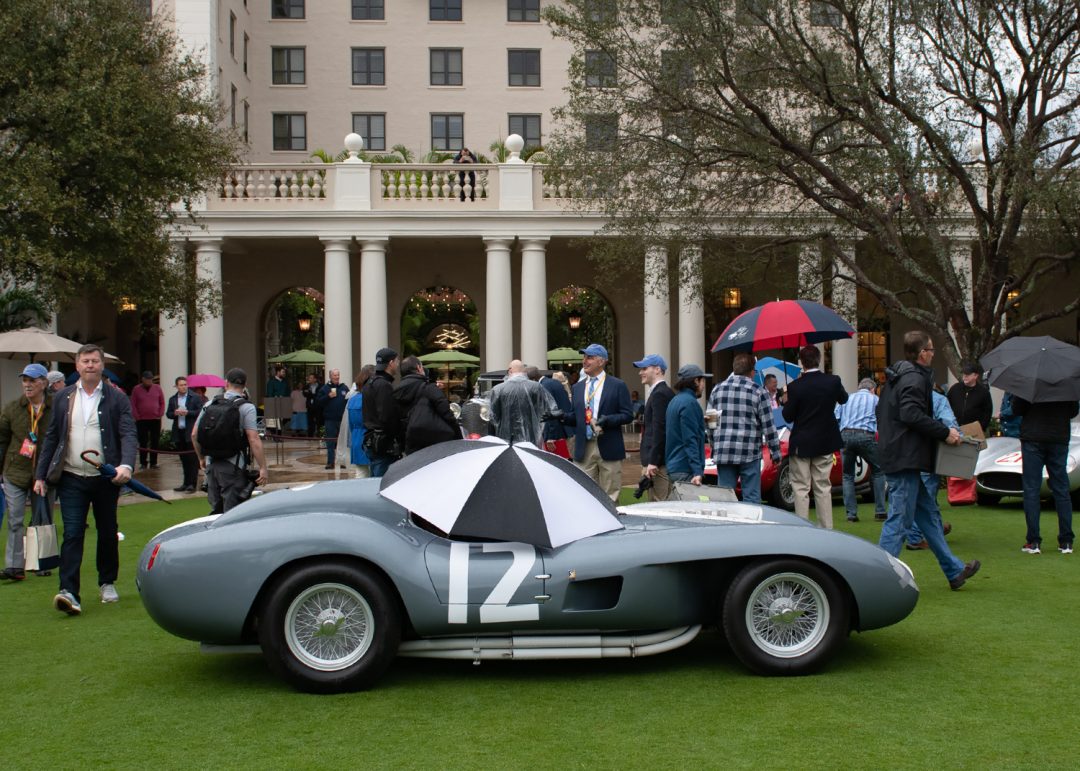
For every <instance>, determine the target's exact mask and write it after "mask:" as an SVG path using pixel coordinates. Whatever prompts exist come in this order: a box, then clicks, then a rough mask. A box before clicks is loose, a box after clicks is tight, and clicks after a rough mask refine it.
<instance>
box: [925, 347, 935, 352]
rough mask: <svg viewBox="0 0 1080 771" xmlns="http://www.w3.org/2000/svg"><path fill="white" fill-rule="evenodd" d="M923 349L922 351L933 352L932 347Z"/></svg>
mask: <svg viewBox="0 0 1080 771" xmlns="http://www.w3.org/2000/svg"><path fill="white" fill-rule="evenodd" d="M923 350H924V351H930V353H933V352H934V349H933V348H923Z"/></svg>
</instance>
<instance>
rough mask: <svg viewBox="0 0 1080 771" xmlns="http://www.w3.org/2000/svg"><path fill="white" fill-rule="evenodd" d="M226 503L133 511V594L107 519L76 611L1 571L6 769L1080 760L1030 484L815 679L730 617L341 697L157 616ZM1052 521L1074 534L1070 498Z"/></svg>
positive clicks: (49, 589)
mask: <svg viewBox="0 0 1080 771" xmlns="http://www.w3.org/2000/svg"><path fill="white" fill-rule="evenodd" d="M943 497H944V496H943ZM203 513H205V502H184V503H178V504H176V505H174V506H171V507H166V506H164V505H162V504H145V505H138V506H128V507H124V508H122V509H121V512H120V516H121V529H122V530H123V531H124V532H125V533H126V534H127V540H125V541H124V542H123V543H121V545H120V554H121V577H120V581H119V584H118V588H119V590H120V593H121V601H120V604H119V605H114V606H102V605H100V604H98V603H97V602H96V593H95V592H94V589H93V586H94V584H95V580H94V572H93V546H92V544H93V542H94V534H93V533H92V532H91V533H90V534H89V538H88V544H89V548H88V549H87V556H88V557H89V559H88V561H87V562H86V563H84V574H83V575H84V586H86V587H88V588H87V590H86V591H85V592H84V611H83V615H82V617H80V618H68V617H66V616H64V615H61V614H60V613H57V612H56V611H54V610H52V608H51V606H50V602H51V599H52V596H53V594H54V593H55V592H56V579H55V576H54V577H53V578H37V577H30V578H28V579H27V580H26V581H25V582H23V583H21V584H12V583H4V584H2V585H0V610H2V614H0V619H2V620H0V630H2V633H3V638H2V639H3V640H4V642H5V645H4V651H5V655H4V657H3V664H2V665H0V667H2V670H0V671H2V677H0V682H2V683H3V694H4V698H3V703H4V704H5V705H6V714H5V719H4V722H5V728H4V731H3V735H2V736H3V738H2V740H0V753H2V756H3V758H4V763H3V765H4V766H5V767H7V768H12V769H32V768H99V767H104V768H134V767H144V768H145V767H163V768H189V767H195V768H208V767H214V768H271V767H285V766H286V765H287V766H289V767H299V768H317V767H327V766H334V767H360V766H375V767H385V768H399V767H426V768H436V767H449V768H458V767H474V768H479V767H484V768H512V767H522V768H526V767H527V768H530V769H531V768H560V769H561V768H568V767H570V768H594V767H601V768H614V767H633V768H652V767H661V768H674V767H688V766H689V767H740V768H743V767H745V768H777V769H788V768H860V769H873V768H894V767H899V768H934V769H947V768H960V767H966V768H974V769H982V768H991V767H992V768H1027V767H1030V768H1047V767H1061V768H1065V767H1070V768H1071V767H1075V766H1076V765H1077V760H1076V750H1075V748H1074V747H1073V743H1074V741H1075V738H1074V734H1073V729H1074V722H1075V712H1076V707H1077V704H1078V702H1080V698H1078V696H1080V694H1078V688H1077V685H1076V682H1077V681H1076V679H1075V678H1074V677H1073V675H1072V665H1073V663H1074V660H1075V653H1076V650H1077V639H1078V637H1080V635H1078V632H1080V613H1078V612H1077V610H1076V606H1077V603H1076V598H1077V597H1078V596H1080V578H1078V576H1080V564H1077V560H1080V553H1078V554H1076V555H1072V556H1068V557H1066V556H1062V555H1059V554H1058V553H1057V552H1056V550H1053V551H1048V552H1047V553H1044V554H1042V555H1041V556H1038V557H1034V556H1029V555H1025V554H1022V553H1021V552H1020V546H1021V544H1022V542H1023V536H1024V526H1023V515H1022V513H1021V511H1020V508H1019V505H1018V503H1014V504H1005V505H1004V506H1002V507H1000V508H983V509H975V508H966V509H956V510H950V509H948V508H946V510H945V517H946V519H949V520H951V521H952V523H953V526H954V530H953V534H952V535H951V536H950V538H949V540H950V542H951V544H952V546H953V548H954V549H955V551H956V552H957V554H958V555H959V556H961V557H962V558H964V559H971V558H973V557H978V558H979V559H981V560H982V561H983V570H982V572H981V573H980V574H979V575H978V576H976V577H975V578H974V579H972V580H971V581H970V582H969V583H968V585H967V586H966V587H965V588H964V589H963V590H961V591H959V592H951V591H949V588H948V585H947V583H946V581H945V579H944V577H943V576H942V575H941V572H940V571H939V570H938V568H937V565H936V562H935V561H934V559H933V556H932V555H931V554H930V553H929V552H918V553H913V552H905V554H904V559H905V560H907V561H908V563H909V564H910V565H911V566H912V568H913V569H914V571H915V575H916V578H917V579H918V581H919V584H920V587H921V589H922V598H921V600H920V602H919V605H918V607H917V608H916V610H915V612H914V613H913V614H912V616H911V617H910V618H908V619H907V620H905V621H904V622H902V623H900V624H899V625H897V626H894V627H891V628H888V629H884V630H878V631H875V632H869V633H867V634H864V635H853V636H852V637H851V639H850V640H849V641H848V642H847V644H846V645H845V646H844V648H843V649H842V651H841V653H840V655H839V656H838V658H837V659H836V661H835V662H834V663H833V664H832V665H830V666H829V667H828V668H827V669H826V670H825V671H824V672H823V673H822V674H820V675H816V676H813V677H804V678H796V679H768V678H761V677H756V676H753V675H750V674H748V673H747V672H746V671H745V670H743V669H742V667H741V666H740V665H739V664H738V663H737V662H736V661H735V660H734V658H733V657H732V655H731V654H730V653H729V652H728V651H727V650H726V648H725V645H724V643H723V640H722V639H721V637H720V636H719V635H718V634H717V633H716V632H715V631H709V632H708V633H707V634H703V635H702V636H701V637H699V638H698V640H697V641H695V642H694V643H693V644H692V645H690V646H689V647H687V648H684V649H682V650H680V651H675V652H673V653H668V654H665V655H662V656H658V657H655V658H644V659H639V660H608V661H597V662H545V663H520V662H518V663H502V662H500V663H485V664H483V665H482V666H479V667H476V666H473V665H472V664H469V663H464V662H438V661H423V660H408V659H403V660H401V661H399V662H397V663H395V664H394V665H393V666H392V667H391V669H390V670H389V672H388V674H387V676H386V677H385V679H384V680H383V681H382V682H381V684H380V685H379V686H378V687H377V688H376V689H375V690H373V691H370V692H367V693H357V694H349V695H343V696H330V697H326V696H323V697H319V696H308V695H305V694H300V693H296V692H294V691H292V690H290V689H289V688H288V687H287V686H285V685H284V684H283V683H281V682H279V681H278V680H277V679H276V678H274V677H273V676H271V675H270V673H269V672H268V670H267V669H266V667H265V666H264V665H263V663H262V660H261V658H259V657H254V656H246V657H244V656H213V657H211V656H204V655H202V654H200V653H199V650H198V646H197V645H196V644H195V643H191V642H187V641H184V640H179V639H176V638H174V637H171V636H170V635H168V634H166V633H165V632H163V631H161V630H160V629H158V627H157V626H156V625H154V624H153V622H151V621H150V619H149V618H148V617H147V615H146V613H145V612H144V611H143V609H142V606H141V604H140V602H139V598H138V595H137V593H136V591H135V586H134V580H133V568H134V565H135V562H136V559H137V556H138V553H139V551H140V549H141V547H142V545H143V544H144V543H145V542H146V541H147V539H148V538H149V537H150V536H151V535H152V534H153V533H155V532H157V531H158V530H160V529H162V528H164V527H166V526H168V525H170V524H173V523H174V522H177V521H181V520H184V519H187V518H190V517H193V516H198V515H201V514H203ZM860 515H861V516H862V517H863V519H864V521H863V522H860V523H858V524H856V525H848V524H846V523H844V525H843V527H844V529H846V530H849V531H851V532H855V533H857V534H859V535H862V536H865V537H867V538H871V539H876V537H877V534H878V531H879V529H880V527H879V525H877V524H876V523H874V522H873V512H872V508H871V507H869V506H864V507H863V508H862V510H861V512H860ZM840 518H841V520H842V516H841V517H840ZM6 530H7V528H6V527H5V528H4V531H5V532H6ZM1043 530H1044V532H1043V535H1044V537H1045V538H1046V543H1047V544H1051V545H1052V544H1053V542H1054V536H1055V534H1056V532H1057V531H1056V521H1055V519H1054V517H1053V516H1052V515H1050V514H1047V515H1046V516H1045V517H1044V522H1043Z"/></svg>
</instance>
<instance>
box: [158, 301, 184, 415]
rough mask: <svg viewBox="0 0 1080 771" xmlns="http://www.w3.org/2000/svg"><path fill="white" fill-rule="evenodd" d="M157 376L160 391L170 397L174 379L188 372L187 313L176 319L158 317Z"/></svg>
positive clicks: (162, 315) (163, 316)
mask: <svg viewBox="0 0 1080 771" xmlns="http://www.w3.org/2000/svg"><path fill="white" fill-rule="evenodd" d="M158 327H159V328H160V329H161V332H159V333H158V375H159V380H160V381H161V389H162V390H163V391H164V392H165V393H166V395H171V394H172V391H170V390H169V389H170V388H172V387H173V383H175V382H176V378H178V377H181V376H186V375H188V374H190V373H189V372H188V321H187V311H184V312H183V313H181V314H180V316H178V317H176V318H171V319H170V318H168V317H166V316H165V314H161V315H160V316H159V317H158Z"/></svg>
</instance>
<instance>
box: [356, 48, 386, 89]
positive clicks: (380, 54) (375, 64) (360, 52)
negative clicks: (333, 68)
mask: <svg viewBox="0 0 1080 771" xmlns="http://www.w3.org/2000/svg"><path fill="white" fill-rule="evenodd" d="M352 84H353V85H354V86H385V85H386V49H385V48H354V49H353V50H352Z"/></svg>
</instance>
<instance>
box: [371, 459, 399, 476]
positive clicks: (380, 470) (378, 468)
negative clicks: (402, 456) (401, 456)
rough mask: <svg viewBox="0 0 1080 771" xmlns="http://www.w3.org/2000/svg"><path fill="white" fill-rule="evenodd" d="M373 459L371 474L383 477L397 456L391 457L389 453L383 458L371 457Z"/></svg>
mask: <svg viewBox="0 0 1080 771" xmlns="http://www.w3.org/2000/svg"><path fill="white" fill-rule="evenodd" d="M370 460H371V476H373V477H381V476H383V475H385V474H386V470H387V469H388V468H390V464H391V463H393V462H394V461H395V460H397V458H391V457H390V456H389V455H387V456H384V457H382V458H370Z"/></svg>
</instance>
